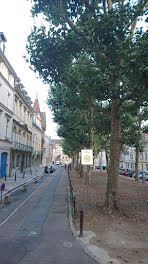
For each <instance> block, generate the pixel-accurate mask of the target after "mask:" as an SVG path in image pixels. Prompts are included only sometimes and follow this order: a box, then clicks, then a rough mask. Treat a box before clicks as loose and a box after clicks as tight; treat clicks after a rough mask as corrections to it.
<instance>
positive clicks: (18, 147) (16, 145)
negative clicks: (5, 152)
mask: <svg viewBox="0 0 148 264" xmlns="http://www.w3.org/2000/svg"><path fill="white" fill-rule="evenodd" d="M12 149H16V150H22V151H26V152H32V151H33V147H30V146H27V145H25V144H22V143H19V142H16V141H13V142H12Z"/></svg>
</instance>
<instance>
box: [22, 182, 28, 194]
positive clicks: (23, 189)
mask: <svg viewBox="0 0 148 264" xmlns="http://www.w3.org/2000/svg"><path fill="white" fill-rule="evenodd" d="M25 191H27V187H26V185H25V184H23V185H22V192H25Z"/></svg>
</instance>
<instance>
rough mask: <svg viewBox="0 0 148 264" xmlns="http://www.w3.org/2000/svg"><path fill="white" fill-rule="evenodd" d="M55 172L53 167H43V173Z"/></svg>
mask: <svg viewBox="0 0 148 264" xmlns="http://www.w3.org/2000/svg"><path fill="white" fill-rule="evenodd" d="M54 171H55V166H54V165H47V166H46V167H45V173H53V172H54Z"/></svg>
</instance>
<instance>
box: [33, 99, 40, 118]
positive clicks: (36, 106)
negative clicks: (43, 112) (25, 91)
mask: <svg viewBox="0 0 148 264" xmlns="http://www.w3.org/2000/svg"><path fill="white" fill-rule="evenodd" d="M33 109H34V111H35V112H36V113H38V114H40V105H39V100H38V98H36V99H35V101H34V105H33Z"/></svg>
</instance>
